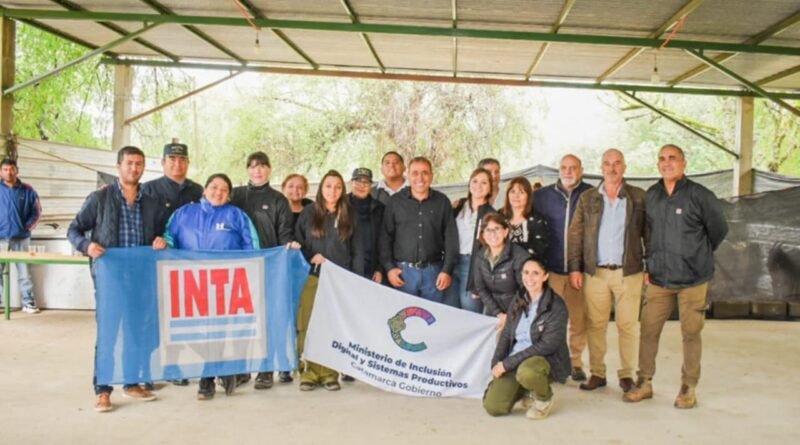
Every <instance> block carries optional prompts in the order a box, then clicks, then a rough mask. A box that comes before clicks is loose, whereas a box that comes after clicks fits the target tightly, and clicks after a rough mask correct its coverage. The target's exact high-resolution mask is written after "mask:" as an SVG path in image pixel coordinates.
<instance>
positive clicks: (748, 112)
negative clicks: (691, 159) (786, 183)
mask: <svg viewBox="0 0 800 445" xmlns="http://www.w3.org/2000/svg"><path fill="white" fill-rule="evenodd" d="M754 107H755V101H754V98H753V97H742V98H740V99H739V104H738V106H737V109H736V115H737V116H736V117H737V119H736V147H737V151H738V152H739V160H738V161H737V162H736V163H735V164H734V167H733V196H742V195H751V194H753V179H754V177H753V142H754V138H753V136H754V134H753V126H754V122H755V108H754Z"/></svg>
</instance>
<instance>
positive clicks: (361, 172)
mask: <svg viewBox="0 0 800 445" xmlns="http://www.w3.org/2000/svg"><path fill="white" fill-rule="evenodd" d="M361 178H364V179H369V181H370V182H372V170H370V169H368V168H364V167H359V168H357V169H355V170H353V176H352V177H351V178H350V180H351V181H355V180H357V179H361Z"/></svg>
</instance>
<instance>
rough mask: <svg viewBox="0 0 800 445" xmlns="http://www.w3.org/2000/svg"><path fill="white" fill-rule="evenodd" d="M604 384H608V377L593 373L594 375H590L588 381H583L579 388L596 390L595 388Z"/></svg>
mask: <svg viewBox="0 0 800 445" xmlns="http://www.w3.org/2000/svg"><path fill="white" fill-rule="evenodd" d="M603 386H606V379H605V378H603V377H598V376H596V375H594V374H592V376H591V377H589V381H588V382H586V383H581V384H580V386H579V388H580V389H582V390H584V391H594V390H595V389H597V388H602V387H603Z"/></svg>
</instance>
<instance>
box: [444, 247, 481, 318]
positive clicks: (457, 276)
mask: <svg viewBox="0 0 800 445" xmlns="http://www.w3.org/2000/svg"><path fill="white" fill-rule="evenodd" d="M471 266H472V255H459V256H458V263H456V267H455V268H454V269H453V283H452V284H451V285H450V287H448V288H447V290H446V291H445V295H444V302H445V304H447V305H448V306H453V307H456V308H461V309H465V310H468V311H470V312H476V313H478V314H481V313H483V303H482V302H481V300H479V299H478V300H475V299H473V298H472V292H470V291H468V290H467V279H468V278H469V270H470V267H471Z"/></svg>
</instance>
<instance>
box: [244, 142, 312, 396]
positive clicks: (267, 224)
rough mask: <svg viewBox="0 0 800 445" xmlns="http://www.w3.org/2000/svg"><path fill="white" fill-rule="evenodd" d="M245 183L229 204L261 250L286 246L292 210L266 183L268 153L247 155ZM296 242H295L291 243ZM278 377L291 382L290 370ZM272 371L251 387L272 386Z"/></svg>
mask: <svg viewBox="0 0 800 445" xmlns="http://www.w3.org/2000/svg"><path fill="white" fill-rule="evenodd" d="M247 176H248V177H249V178H250V182H248V184H247V185H245V186H241V187H236V188H234V189H233V193H232V196H231V203H232V204H233V205H235V206H237V207H239V208H240V209H242V210H244V211H245V213H247V216H249V217H250V219H251V220H252V221H253V225H254V226H255V227H256V231H257V232H258V239H259V241H260V247H261V248H262V249H268V248H270V247H275V246H280V245H289V244H290V243H292V242H293V238H294V236H293V227H292V210H291V208H290V207H289V200H287V199H286V197H285V196H283V194H282V193H281V192H279V191H277V190H275V189H273V188H272V187H271V186H270V185H269V179H270V176H272V164H270V162H269V156H267V154H266V153H264V152H263V151H257V152H255V153H252V154H250V155H249V156H248V157H247ZM295 244H296V243H295ZM278 379H279V381H280V382H281V383H289V382H291V381H292V375H291V373H289V372H287V371H280V372H279V373H278ZM248 380H250V374H242V375H240V378H239V380H238V384H242V383H245V382H247V381H248ZM272 384H273V378H272V371H270V372H259V373H258V375H256V382H255V384H254V388H255V389H259V390H260V389H269V388H272Z"/></svg>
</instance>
